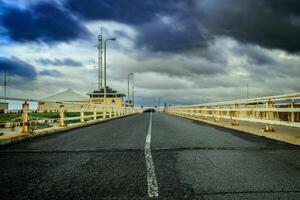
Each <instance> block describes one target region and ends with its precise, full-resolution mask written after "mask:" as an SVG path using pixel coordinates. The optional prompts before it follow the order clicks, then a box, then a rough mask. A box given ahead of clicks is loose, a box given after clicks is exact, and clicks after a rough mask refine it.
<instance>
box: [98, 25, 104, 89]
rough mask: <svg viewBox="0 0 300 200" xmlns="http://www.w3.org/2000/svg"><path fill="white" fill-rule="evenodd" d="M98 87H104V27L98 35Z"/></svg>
mask: <svg viewBox="0 0 300 200" xmlns="http://www.w3.org/2000/svg"><path fill="white" fill-rule="evenodd" d="M97 47H98V89H99V91H100V89H101V88H102V84H103V81H102V74H103V69H102V55H103V50H102V49H103V37H102V27H101V31H100V35H98V45H97Z"/></svg>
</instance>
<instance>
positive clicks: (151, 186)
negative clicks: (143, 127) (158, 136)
mask: <svg viewBox="0 0 300 200" xmlns="http://www.w3.org/2000/svg"><path fill="white" fill-rule="evenodd" d="M151 129H152V113H151V114H150V120H149V126H148V132H147V137H146V142H145V159H146V166H147V182H148V196H149V197H158V186H157V181H156V176H155V170H154V164H153V159H152V155H151Z"/></svg>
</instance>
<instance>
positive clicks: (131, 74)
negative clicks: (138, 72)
mask: <svg viewBox="0 0 300 200" xmlns="http://www.w3.org/2000/svg"><path fill="white" fill-rule="evenodd" d="M130 76H133V73H132V72H131V73H129V74H128V96H127V97H128V106H129V100H130V96H129V95H130V92H129V79H130Z"/></svg>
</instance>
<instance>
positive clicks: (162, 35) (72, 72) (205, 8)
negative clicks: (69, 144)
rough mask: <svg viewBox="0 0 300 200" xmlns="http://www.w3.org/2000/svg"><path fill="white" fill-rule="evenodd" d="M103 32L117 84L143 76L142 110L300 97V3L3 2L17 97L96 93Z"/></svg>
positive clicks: (1, 50)
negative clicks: (110, 39)
mask: <svg viewBox="0 0 300 200" xmlns="http://www.w3.org/2000/svg"><path fill="white" fill-rule="evenodd" d="M100 27H102V28H103V34H104V37H105V38H108V37H116V38H117V41H115V42H110V43H109V44H108V58H107V66H108V69H107V70H108V71H107V78H108V85H109V86H111V87H113V88H116V89H118V90H119V91H121V92H124V93H126V90H127V74H128V73H129V72H134V73H135V87H136V98H137V99H136V100H137V103H138V104H139V105H152V104H153V102H157V99H158V97H161V102H167V103H170V104H172V105H175V104H192V103H201V102H211V101H221V100H232V99H240V98H246V96H247V92H246V91H247V90H246V85H247V84H248V85H249V92H250V97H259V96H267V95H277V94H283V93H285V94H286V93H293V92H299V91H300V54H299V52H300V1H299V0H259V1H254V0H185V1H180V0H149V1H146V0H89V1H83V0H14V1H12V0H0V57H1V61H0V64H1V67H0V70H1V71H0V72H1V74H0V76H1V80H0V81H1V82H3V78H2V76H3V67H2V66H3V63H6V65H7V67H8V75H9V80H8V85H9V87H8V95H9V96H17V97H31V98H43V97H45V96H48V95H51V94H54V93H56V92H59V91H63V90H65V89H68V88H71V89H73V90H75V91H77V92H78V93H81V94H86V93H87V92H89V91H91V90H93V89H96V87H97V68H96V65H97V63H96V60H97V49H96V47H95V46H96V45H97V35H98V34H99V32H100ZM0 92H1V95H2V94H3V91H0Z"/></svg>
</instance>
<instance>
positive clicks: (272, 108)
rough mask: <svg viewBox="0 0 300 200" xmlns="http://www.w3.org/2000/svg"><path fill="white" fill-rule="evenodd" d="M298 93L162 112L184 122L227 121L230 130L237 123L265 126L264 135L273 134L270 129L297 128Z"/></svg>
mask: <svg viewBox="0 0 300 200" xmlns="http://www.w3.org/2000/svg"><path fill="white" fill-rule="evenodd" d="M299 100H300V93H293V94H287V95H279V96H270V97H262V98H253V99H244V100H236V101H225V102H216V103H206V104H196V105H188V106H175V107H168V108H166V109H165V112H167V113H169V114H173V115H178V116H182V117H187V118H200V119H201V118H203V119H207V118H213V119H214V120H215V121H219V120H220V119H230V120H231V124H232V125H233V126H237V125H239V121H247V122H258V123H263V124H265V127H264V131H273V130H274V129H273V127H272V125H282V126H290V127H298V128H299V127H300V101H299Z"/></svg>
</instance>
